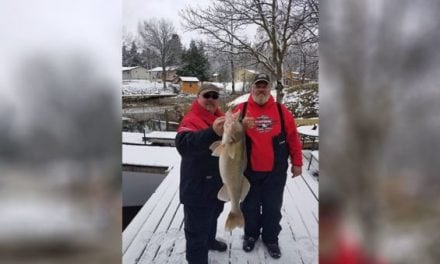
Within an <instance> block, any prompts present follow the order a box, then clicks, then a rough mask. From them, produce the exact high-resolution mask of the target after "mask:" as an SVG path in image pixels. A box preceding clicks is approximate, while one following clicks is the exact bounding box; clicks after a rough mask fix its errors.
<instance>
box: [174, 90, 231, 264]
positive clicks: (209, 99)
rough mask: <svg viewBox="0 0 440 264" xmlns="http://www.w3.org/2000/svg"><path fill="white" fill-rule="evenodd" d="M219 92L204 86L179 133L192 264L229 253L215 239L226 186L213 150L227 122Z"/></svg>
mask: <svg viewBox="0 0 440 264" xmlns="http://www.w3.org/2000/svg"><path fill="white" fill-rule="evenodd" d="M219 90H220V89H219V88H218V87H217V86H215V85H213V84H203V85H202V86H201V88H200V89H199V92H198V94H197V98H196V100H194V102H193V104H192V106H191V110H190V111H189V112H188V113H187V114H186V115H185V116H184V118H183V120H182V122H181V123H180V125H179V127H178V129H177V136H176V148H177V150H178V151H179V153H180V155H181V156H182V162H181V166H180V187H179V192H180V202H181V203H182V204H183V212H184V218H183V221H184V230H185V239H186V259H187V260H188V263H189V264H207V263H208V250H209V249H211V250H217V251H226V249H227V246H226V244H225V243H223V242H221V241H218V240H216V239H215V234H216V231H217V218H218V216H219V215H220V213H221V212H222V211H223V202H221V201H219V200H218V199H217V193H218V191H219V190H220V188H221V187H222V185H223V184H222V180H221V178H220V171H219V166H218V157H214V156H212V155H211V154H212V152H211V150H210V149H209V146H210V145H211V144H212V143H213V142H215V141H217V140H220V139H221V136H222V134H223V124H224V121H225V118H224V116H223V113H222V112H221V111H220V109H219V103H218V98H219Z"/></svg>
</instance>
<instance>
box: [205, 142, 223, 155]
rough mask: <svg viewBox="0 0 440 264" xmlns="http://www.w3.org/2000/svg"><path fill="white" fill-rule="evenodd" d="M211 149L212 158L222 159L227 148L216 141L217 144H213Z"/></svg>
mask: <svg viewBox="0 0 440 264" xmlns="http://www.w3.org/2000/svg"><path fill="white" fill-rule="evenodd" d="M217 142H218V143H217ZM214 144H215V146H214ZM209 148H210V149H211V150H212V156H215V157H220V155H221V154H222V152H223V150H224V148H225V146H224V145H222V144H221V141H216V142H214V143H212V144H211V146H210V147H209Z"/></svg>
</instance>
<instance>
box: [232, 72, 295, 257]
mask: <svg viewBox="0 0 440 264" xmlns="http://www.w3.org/2000/svg"><path fill="white" fill-rule="evenodd" d="M269 84H270V78H269V76H268V75H267V74H257V75H256V76H255V79H254V82H253V83H252V86H251V95H250V96H249V99H248V101H247V102H245V103H242V104H239V105H238V106H237V108H236V109H235V111H238V109H240V111H241V113H243V116H244V115H246V117H247V119H253V121H254V125H253V127H252V128H249V129H247V130H246V145H247V155H248V165H247V168H246V171H245V173H244V174H245V176H246V178H248V180H249V182H250V184H251V188H250V191H249V193H248V195H247V196H246V198H245V200H244V201H243V202H242V204H241V207H242V211H243V215H244V218H245V227H244V240H243V250H244V251H246V252H250V251H252V250H253V248H254V246H255V242H256V241H257V240H258V238H259V236H260V234H261V236H262V239H263V242H264V244H265V245H266V247H267V249H268V252H269V254H270V256H271V257H273V258H280V257H281V251H280V248H279V246H278V235H279V233H280V231H281V225H280V221H281V205H282V203H283V191H284V186H285V184H286V178H287V168H288V158H289V156H290V158H291V161H292V169H291V171H292V175H293V177H295V176H298V175H301V169H302V153H301V143H300V139H299V136H298V132H297V130H296V124H295V121H294V118H293V115H292V114H291V113H290V112H289V110H287V108H286V107H285V106H284V105H281V104H277V103H276V102H275V100H274V98H273V97H272V96H271V94H270V86H269ZM260 229H262V230H261V232H260Z"/></svg>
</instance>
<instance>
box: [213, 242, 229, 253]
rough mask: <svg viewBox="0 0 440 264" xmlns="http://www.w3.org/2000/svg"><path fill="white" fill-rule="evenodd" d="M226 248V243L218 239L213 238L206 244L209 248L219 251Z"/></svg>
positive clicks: (223, 250)
mask: <svg viewBox="0 0 440 264" xmlns="http://www.w3.org/2000/svg"><path fill="white" fill-rule="evenodd" d="M227 248H228V246H227V245H226V243H224V242H222V241H218V240H214V241H213V242H211V243H209V245H208V249H209V250H216V251H219V252H225V251H226V249H227Z"/></svg>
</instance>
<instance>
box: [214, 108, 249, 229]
mask: <svg viewBox="0 0 440 264" xmlns="http://www.w3.org/2000/svg"><path fill="white" fill-rule="evenodd" d="M239 117H240V111H238V112H236V113H232V112H231V110H228V111H227V112H226V114H225V123H224V131H223V137H222V140H221V141H217V142H214V143H213V144H212V145H211V147H210V148H211V150H213V153H212V155H213V156H218V157H220V158H219V167H220V175H221V178H222V181H223V187H222V188H221V189H220V191H219V192H218V196H217V197H218V199H219V200H222V201H225V202H228V201H230V202H231V211H230V212H229V215H228V218H227V219H226V223H225V229H226V230H228V231H231V230H232V229H234V228H236V227H243V226H244V218H243V213H242V212H241V209H240V201H243V200H244V198H245V197H246V195H247V193H248V192H249V188H250V184H249V181H248V180H247V179H246V178H245V177H244V176H243V172H244V170H245V168H246V163H247V156H246V143H245V133H244V128H243V125H242V124H241V123H240V122H239V121H238V119H239Z"/></svg>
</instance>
